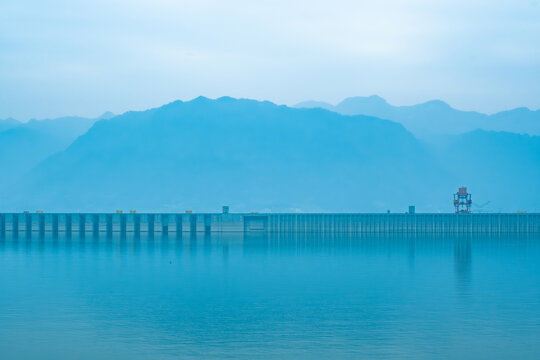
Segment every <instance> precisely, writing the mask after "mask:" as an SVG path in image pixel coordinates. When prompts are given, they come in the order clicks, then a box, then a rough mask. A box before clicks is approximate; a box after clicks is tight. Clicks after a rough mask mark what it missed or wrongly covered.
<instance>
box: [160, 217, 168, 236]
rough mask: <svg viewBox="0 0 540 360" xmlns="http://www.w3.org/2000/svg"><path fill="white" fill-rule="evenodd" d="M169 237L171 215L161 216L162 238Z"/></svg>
mask: <svg viewBox="0 0 540 360" xmlns="http://www.w3.org/2000/svg"><path fill="white" fill-rule="evenodd" d="M168 235H169V215H167V214H161V236H163V237H166V236H168Z"/></svg>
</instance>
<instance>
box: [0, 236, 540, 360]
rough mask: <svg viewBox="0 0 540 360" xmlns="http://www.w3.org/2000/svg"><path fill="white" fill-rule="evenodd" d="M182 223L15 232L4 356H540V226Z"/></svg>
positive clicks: (4, 278) (6, 259) (3, 313)
mask: <svg viewBox="0 0 540 360" xmlns="http://www.w3.org/2000/svg"><path fill="white" fill-rule="evenodd" d="M183 235H185V236H184V237H182V238H177V237H176V236H175V235H173V234H172V233H171V234H169V235H168V236H162V234H160V233H159V232H156V233H155V234H154V236H146V235H145V234H142V235H141V236H140V237H135V236H134V234H133V233H130V232H127V233H126V234H125V236H124V234H120V233H112V235H111V236H106V234H105V233H103V234H101V236H97V237H95V236H86V237H84V238H83V237H80V236H78V235H75V236H73V237H72V238H69V237H66V236H64V235H63V234H60V235H59V236H57V237H53V236H49V235H48V234H46V236H45V237H44V238H41V237H40V236H39V234H37V233H36V234H32V237H31V238H26V237H23V236H21V237H16V236H12V235H10V234H6V237H5V238H3V239H0V286H1V287H2V292H0V348H2V354H3V358H6V357H5V356H6V354H8V356H7V358H9V357H10V355H13V354H18V357H19V358H24V357H26V358H36V357H39V356H35V355H36V354H35V353H32V352H31V351H33V349H35V351H36V352H38V353H39V352H47V355H48V357H50V358H61V357H62V352H61V351H60V350H59V351H58V352H55V350H54V349H67V350H66V351H69V352H70V353H73V354H78V355H80V356H76V357H78V358H107V357H108V358H113V357H114V358H118V359H133V358H160V359H161V358H171V359H172V358H240V359H253V358H275V359H283V358H291V359H296V358H309V359H312V358H339V359H343V358H350V359H356V358H373V359H379V358H407V357H408V358H437V357H440V358H467V357H468V358H472V357H474V356H471V354H473V355H479V354H481V355H485V356H480V357H485V358H491V357H498V358H513V357H516V358H535V356H534V355H537V353H536V352H535V349H539V343H538V340H537V339H538V338H540V329H539V327H538V324H537V319H538V318H540V304H539V303H538V291H537V289H539V288H540V278H539V277H538V276H537V275H538V273H539V271H540V239H539V238H538V237H533V236H514V237H511V236H498V237H497V236H480V235H475V236H471V235H468V236H438V237H433V236H427V235H424V236H411V235H393V236H382V235H380V236H372V235H369V236H367V235H366V236H352V235H346V234H340V235H338V234H335V235H321V234H275V235H274V234H249V233H246V234H244V233H239V234H215V233H214V234H204V233H200V234H197V236H193V237H191V236H189V235H188V234H187V233H186V234H183ZM473 265H474V266H473ZM463 299H467V300H469V299H470V300H474V301H463ZM51 344H52V345H51ZM448 344H451V346H449V345H448ZM486 344H489V346H486ZM30 345H31V346H30ZM51 349H53V350H51ZM486 349H487V350H486ZM486 351H487V352H486ZM81 354H82V355H81ZM63 355H65V353H63ZM64 357H65V356H64Z"/></svg>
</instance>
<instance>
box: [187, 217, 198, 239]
mask: <svg viewBox="0 0 540 360" xmlns="http://www.w3.org/2000/svg"><path fill="white" fill-rule="evenodd" d="M189 233H190V236H191V237H196V236H197V215H195V214H190V215H189Z"/></svg>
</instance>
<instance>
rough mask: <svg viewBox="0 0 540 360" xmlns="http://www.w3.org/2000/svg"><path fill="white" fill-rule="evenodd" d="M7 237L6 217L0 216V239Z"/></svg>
mask: <svg viewBox="0 0 540 360" xmlns="http://www.w3.org/2000/svg"><path fill="white" fill-rule="evenodd" d="M5 237H6V215H4V214H0V239H3V238H5Z"/></svg>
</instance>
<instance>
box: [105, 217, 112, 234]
mask: <svg viewBox="0 0 540 360" xmlns="http://www.w3.org/2000/svg"><path fill="white" fill-rule="evenodd" d="M106 226H107V237H111V236H112V232H113V216H112V214H107V215H106Z"/></svg>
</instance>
